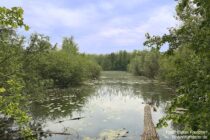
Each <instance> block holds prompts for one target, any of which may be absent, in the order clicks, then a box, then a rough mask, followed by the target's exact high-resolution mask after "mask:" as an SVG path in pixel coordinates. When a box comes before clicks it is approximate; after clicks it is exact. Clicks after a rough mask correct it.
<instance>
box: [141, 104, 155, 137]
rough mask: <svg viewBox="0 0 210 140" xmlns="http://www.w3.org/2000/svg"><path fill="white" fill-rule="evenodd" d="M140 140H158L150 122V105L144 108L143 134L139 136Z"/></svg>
mask: <svg viewBox="0 0 210 140" xmlns="http://www.w3.org/2000/svg"><path fill="white" fill-rule="evenodd" d="M141 139H142V140H159V137H158V134H157V132H156V129H155V126H154V123H153V121H152V115H151V108H150V105H146V106H145V107H144V132H143V134H142V135H141Z"/></svg>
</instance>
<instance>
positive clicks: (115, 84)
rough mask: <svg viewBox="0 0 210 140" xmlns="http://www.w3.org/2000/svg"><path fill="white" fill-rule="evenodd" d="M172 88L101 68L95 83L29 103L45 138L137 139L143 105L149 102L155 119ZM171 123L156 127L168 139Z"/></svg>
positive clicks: (159, 115) (79, 139)
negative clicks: (45, 134)
mask: <svg viewBox="0 0 210 140" xmlns="http://www.w3.org/2000/svg"><path fill="white" fill-rule="evenodd" d="M172 95H173V94H172V90H171V89H170V88H169V87H167V86H166V85H165V84H164V83H160V82H158V81H156V80H149V79H147V78H144V77H138V76H133V75H132V74H129V73H126V72H114V71H109V72H102V74H101V77H100V79H99V80H97V81H95V82H94V84H90V85H86V86H82V87H80V88H73V89H68V90H61V91H56V92H50V93H48V94H47V96H46V97H44V98H42V100H41V101H39V102H38V101H34V102H33V103H32V104H31V113H32V116H33V118H34V120H36V121H38V122H40V123H41V124H42V128H43V130H44V131H50V132H56V133H61V132H62V133H68V134H71V135H60V134H52V135H51V136H48V137H46V138H43V139H46V140H115V139H116V140H139V139H140V135H141V134H142V133H143V128H144V122H143V121H144V106H145V104H146V103H151V104H153V105H154V107H155V108H156V109H155V110H152V117H153V120H154V123H155V124H156V123H157V122H158V119H159V118H161V117H162V116H163V115H164V111H165V106H166V103H167V101H170V100H171V98H172ZM171 130H172V128H171V127H167V128H164V129H159V130H158V134H159V137H160V139H163V140H164V139H166V140H167V139H169V135H168V133H167V132H168V131H171Z"/></svg>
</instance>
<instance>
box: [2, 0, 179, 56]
mask: <svg viewBox="0 0 210 140" xmlns="http://www.w3.org/2000/svg"><path fill="white" fill-rule="evenodd" d="M0 6H5V7H8V8H9V7H13V6H21V7H22V8H23V9H24V22H25V23H26V24H27V25H29V26H30V30H29V31H27V32H26V31H22V30H21V31H20V32H21V33H22V34H24V35H25V36H27V37H29V35H30V34H31V33H41V34H44V35H47V36H49V37H50V40H51V42H52V43H53V44H55V43H58V44H59V45H61V44H62V39H63V37H70V36H74V38H75V41H76V42H77V43H78V45H79V50H80V52H85V53H97V54H104V53H111V52H116V51H119V50H127V51H132V50H134V49H137V50H143V49H146V47H145V46H143V42H144V41H145V33H147V32H148V33H150V34H151V35H162V34H164V33H167V31H168V30H167V29H168V28H170V27H174V26H176V25H177V21H176V20H175V18H174V16H175V6H176V2H175V0H0ZM166 49H167V46H164V47H163V48H162V51H164V50H166Z"/></svg>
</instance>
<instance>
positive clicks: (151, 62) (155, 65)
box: [128, 50, 160, 78]
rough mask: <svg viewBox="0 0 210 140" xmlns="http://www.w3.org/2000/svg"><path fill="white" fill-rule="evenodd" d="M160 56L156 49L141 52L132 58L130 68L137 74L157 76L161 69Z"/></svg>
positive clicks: (149, 76)
mask: <svg viewBox="0 0 210 140" xmlns="http://www.w3.org/2000/svg"><path fill="white" fill-rule="evenodd" d="M159 56H160V54H159V52H158V51H156V50H151V51H142V52H139V54H138V55H136V56H135V57H134V58H133V59H132V60H131V62H130V64H129V66H128V70H129V71H130V72H131V73H133V74H135V75H140V76H146V77H148V78H155V77H156V76H157V74H158V71H159V61H158V60H159Z"/></svg>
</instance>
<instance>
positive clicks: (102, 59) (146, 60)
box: [88, 49, 161, 78]
mask: <svg viewBox="0 0 210 140" xmlns="http://www.w3.org/2000/svg"><path fill="white" fill-rule="evenodd" d="M160 55H161V54H160V52H159V51H158V50H155V49H152V50H151V51H148V50H143V51H138V50H135V51H133V52H127V51H119V52H116V53H111V54H104V55H88V56H89V57H90V58H91V59H92V60H94V61H95V62H97V63H98V64H99V65H100V66H101V67H102V69H103V70H108V71H109V70H112V71H129V72H131V73H133V74H134V75H139V76H146V77H148V78H155V77H157V75H158V71H159V57H160Z"/></svg>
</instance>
